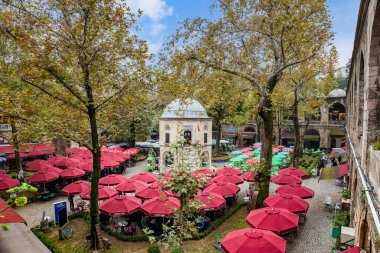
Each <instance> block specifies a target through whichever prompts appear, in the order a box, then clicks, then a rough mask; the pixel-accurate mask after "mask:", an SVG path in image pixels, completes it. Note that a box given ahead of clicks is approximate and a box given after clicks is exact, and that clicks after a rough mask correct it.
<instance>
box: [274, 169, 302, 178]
mask: <svg viewBox="0 0 380 253" xmlns="http://www.w3.org/2000/svg"><path fill="white" fill-rule="evenodd" d="M279 173H280V174H290V175H292V176H296V177H307V174H306V172H305V171H303V170H300V169H297V168H294V167H289V168H285V169H283V170H280V171H279Z"/></svg>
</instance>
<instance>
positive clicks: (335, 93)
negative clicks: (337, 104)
mask: <svg viewBox="0 0 380 253" xmlns="http://www.w3.org/2000/svg"><path fill="white" fill-rule="evenodd" d="M345 96H346V91H345V90H342V89H335V90H332V91H331V92H330V93H329V96H328V97H330V98H340V97H345Z"/></svg>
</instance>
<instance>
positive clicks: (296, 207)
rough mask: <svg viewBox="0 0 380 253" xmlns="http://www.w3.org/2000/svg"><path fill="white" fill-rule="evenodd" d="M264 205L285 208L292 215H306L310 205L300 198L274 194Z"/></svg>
mask: <svg viewBox="0 0 380 253" xmlns="http://www.w3.org/2000/svg"><path fill="white" fill-rule="evenodd" d="M264 205H265V206H268V207H273V208H284V209H286V210H289V211H290V212H292V213H306V212H307V210H308V209H309V203H308V202H306V201H305V200H303V199H301V198H300V197H297V196H294V195H288V194H273V195H270V196H269V197H267V198H266V199H265V200H264Z"/></svg>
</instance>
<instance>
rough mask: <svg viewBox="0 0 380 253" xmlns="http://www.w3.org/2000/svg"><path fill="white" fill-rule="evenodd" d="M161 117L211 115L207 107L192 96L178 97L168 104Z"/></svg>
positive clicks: (201, 116) (205, 117)
mask: <svg viewBox="0 0 380 253" xmlns="http://www.w3.org/2000/svg"><path fill="white" fill-rule="evenodd" d="M161 118H172V119H176V118H191V119H200V118H201V119H208V118H209V116H208V115H207V112H206V110H205V108H204V107H203V106H202V105H201V104H200V103H199V102H198V101H196V100H194V99H191V98H186V99H179V98H177V99H176V100H174V101H172V102H171V103H170V104H168V105H167V106H166V108H165V110H164V113H163V114H162V116H161Z"/></svg>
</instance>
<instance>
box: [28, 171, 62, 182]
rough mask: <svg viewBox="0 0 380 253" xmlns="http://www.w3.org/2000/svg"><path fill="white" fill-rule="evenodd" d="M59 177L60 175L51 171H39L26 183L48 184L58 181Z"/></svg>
mask: <svg viewBox="0 0 380 253" xmlns="http://www.w3.org/2000/svg"><path fill="white" fill-rule="evenodd" d="M58 177H59V173H56V172H54V171H51V170H39V171H37V172H36V173H34V174H33V175H31V176H30V177H28V178H27V179H26V181H28V182H31V183H47V182H51V181H54V180H57V179H58Z"/></svg>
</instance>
